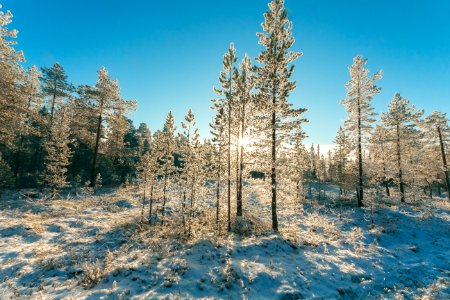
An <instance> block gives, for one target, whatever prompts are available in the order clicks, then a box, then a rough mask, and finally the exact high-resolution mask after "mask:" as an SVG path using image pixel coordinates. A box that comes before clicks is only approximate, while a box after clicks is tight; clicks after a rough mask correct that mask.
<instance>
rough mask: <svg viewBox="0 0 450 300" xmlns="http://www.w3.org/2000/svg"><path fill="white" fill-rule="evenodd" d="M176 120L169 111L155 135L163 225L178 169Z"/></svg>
mask: <svg viewBox="0 0 450 300" xmlns="http://www.w3.org/2000/svg"><path fill="white" fill-rule="evenodd" d="M175 130H176V127H175V121H174V118H173V114H172V112H169V113H168V115H167V117H166V121H165V123H164V128H163V130H162V131H159V132H157V133H156V135H155V143H154V145H155V151H157V152H156V153H157V157H158V160H159V162H160V169H161V175H162V180H163V204H162V207H161V225H164V218H165V207H166V202H167V193H168V191H167V189H168V187H169V185H170V181H171V179H172V177H173V174H174V173H175V171H176V166H175V159H174V153H175V150H176V141H175Z"/></svg>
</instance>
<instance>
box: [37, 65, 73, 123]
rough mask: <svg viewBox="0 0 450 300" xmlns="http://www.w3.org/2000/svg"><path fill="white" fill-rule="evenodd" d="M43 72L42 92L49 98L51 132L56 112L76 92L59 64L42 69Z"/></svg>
mask: <svg viewBox="0 0 450 300" xmlns="http://www.w3.org/2000/svg"><path fill="white" fill-rule="evenodd" d="M41 72H42V77H41V81H42V92H43V94H44V96H46V97H48V99H47V106H48V107H49V111H50V114H49V120H48V128H49V130H50V128H51V127H52V126H53V118H54V114H55V112H56V110H57V109H58V108H59V107H61V106H62V105H63V104H64V102H65V100H66V99H67V98H68V97H69V96H70V94H71V93H72V92H73V91H74V87H73V86H72V84H70V83H69V82H68V80H67V75H66V72H65V71H64V69H63V67H62V66H61V65H60V64H58V63H55V64H54V65H53V66H51V67H49V68H47V67H43V68H41Z"/></svg>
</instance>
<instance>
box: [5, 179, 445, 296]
mask: <svg viewBox="0 0 450 300" xmlns="http://www.w3.org/2000/svg"><path fill="white" fill-rule="evenodd" d="M335 190H336V189H335V188H334V187H327V193H328V194H331V193H332V192H333V191H335ZM22 194H23V193H22ZM256 194H257V193H256ZM20 195H21V193H18V192H15V193H10V194H9V195H5V196H4V199H2V201H1V202H0V295H1V297H0V298H2V299H9V298H16V297H18V298H22V299H29V298H32V299H127V298H134V299H159V298H164V299H166V298H168V299H178V298H182V299H185V298H187V299H190V298H204V299H229V298H232V299H239V298H243V299H311V298H325V299H329V298H343V299H360V298H361V299H365V298H387V299H391V298H406V299H415V298H423V299H448V298H449V297H450V265H449V259H448V256H449V254H450V214H449V211H450V205H449V203H448V202H446V201H445V200H444V199H436V200H430V201H428V202H426V203H424V204H422V205H420V206H415V205H399V204H398V203H396V204H394V205H390V206H388V205H379V207H377V208H376V209H374V210H373V211H374V213H373V217H371V216H370V211H371V210H370V209H369V208H365V209H357V208H355V207H354V206H352V205H349V203H346V205H343V208H342V210H343V213H342V219H340V218H339V212H338V209H337V208H336V206H335V205H334V204H333V202H332V201H326V200H322V201H321V202H320V203H318V201H316V200H314V201H311V202H309V201H308V203H304V204H302V205H296V206H293V205H292V204H291V205H283V204H282V203H280V226H281V228H280V233H278V234H275V233H273V232H270V231H269V230H265V227H264V226H265V225H264V224H263V225H260V226H259V227H260V228H262V229H261V230H260V232H258V234H257V235H249V236H239V235H237V234H229V235H225V234H224V232H223V231H224V230H225V227H223V228H224V229H223V230H222V235H221V236H218V235H217V232H216V231H215V230H214V229H213V226H210V225H208V223H207V222H209V221H208V220H209V219H208V218H206V219H205V221H204V222H206V223H204V224H203V225H202V224H197V225H196V226H197V227H196V226H194V227H193V228H194V229H195V230H197V229H198V230H199V231H198V233H196V234H195V235H194V237H193V238H192V239H191V240H189V241H185V240H183V239H177V238H175V237H174V235H173V232H172V231H173V230H172V229H171V228H170V226H167V227H160V226H159V225H154V226H148V225H144V226H143V227H142V228H141V227H140V226H139V220H140V210H141V206H140V201H139V194H138V193H137V192H136V191H132V190H129V189H128V190H126V189H123V190H117V191H114V192H111V193H104V194H99V195H87V196H85V197H73V198H71V197H67V198H65V199H59V200H53V201H44V200H39V199H30V198H26V197H23V196H20ZM256 202H257V199H255V198H252V203H247V204H248V207H250V206H251V207H253V205H256ZM168 205H169V206H170V202H169V203H168ZM294 208H295V209H294ZM262 214H264V215H267V217H269V216H270V215H269V214H267V213H266V210H262V209H261V210H259V211H258V216H259V217H261V219H262V220H265V219H264V218H263V217H262ZM372 219H373V224H372ZM256 220H257V218H254V219H252V222H257V221H256ZM265 221H269V220H265ZM205 224H206V225H205ZM199 228H202V230H200V229H199Z"/></svg>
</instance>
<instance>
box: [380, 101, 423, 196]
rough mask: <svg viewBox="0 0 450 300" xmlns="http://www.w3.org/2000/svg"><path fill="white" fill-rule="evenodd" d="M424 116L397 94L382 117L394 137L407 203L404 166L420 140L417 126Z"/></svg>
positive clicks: (399, 180) (400, 177) (398, 166)
mask: <svg viewBox="0 0 450 300" xmlns="http://www.w3.org/2000/svg"><path fill="white" fill-rule="evenodd" d="M422 115H423V111H421V110H419V111H416V108H415V107H414V105H410V104H409V100H408V99H405V98H403V97H402V96H400V94H399V93H395V94H394V98H393V99H392V101H391V103H390V104H389V107H388V111H387V112H386V113H383V116H382V121H383V124H384V126H385V127H386V129H387V130H390V132H391V134H392V135H393V139H392V141H391V142H392V143H393V145H394V147H393V148H394V149H395V151H396V162H397V170H398V173H397V176H398V183H399V187H400V196H401V202H405V181H404V164H405V163H406V161H407V159H406V158H407V157H408V156H409V154H410V152H411V151H412V149H413V148H414V147H415V146H417V145H415V143H414V142H416V141H418V140H419V138H418V136H417V133H418V130H417V124H418V122H419V119H420V118H421V116H422Z"/></svg>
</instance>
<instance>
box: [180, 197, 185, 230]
mask: <svg viewBox="0 0 450 300" xmlns="http://www.w3.org/2000/svg"><path fill="white" fill-rule="evenodd" d="M181 216H182V222H183V230H184V233H185V234H186V191H183V203H182V209H181Z"/></svg>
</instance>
